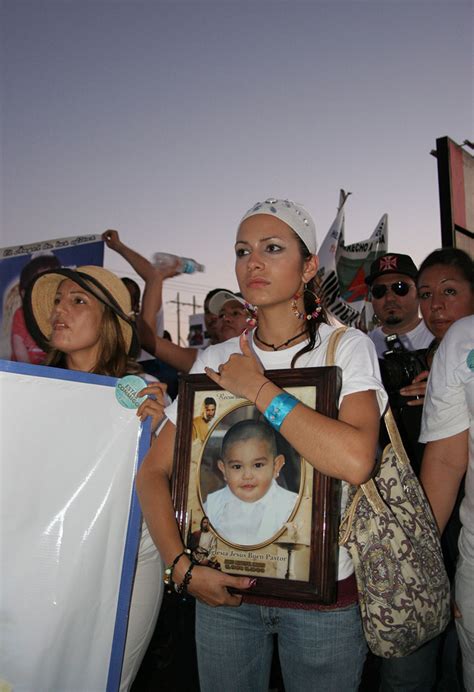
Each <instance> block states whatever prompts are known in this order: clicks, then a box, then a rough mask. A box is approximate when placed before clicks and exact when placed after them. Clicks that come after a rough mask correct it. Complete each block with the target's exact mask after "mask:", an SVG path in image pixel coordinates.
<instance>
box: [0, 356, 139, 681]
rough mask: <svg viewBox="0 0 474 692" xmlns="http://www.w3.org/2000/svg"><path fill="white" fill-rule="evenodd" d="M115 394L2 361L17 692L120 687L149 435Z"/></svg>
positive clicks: (2, 584) (98, 383)
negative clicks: (140, 470) (138, 476)
mask: <svg viewBox="0 0 474 692" xmlns="http://www.w3.org/2000/svg"><path fill="white" fill-rule="evenodd" d="M114 385H115V380H114V379H113V378H109V377H101V376H97V375H89V374H84V373H78V372H73V371H68V370H59V369H56V368H47V367H41V366H32V365H26V364H23V363H10V362H7V361H0V394H1V395H0V415H1V420H2V436H1V442H0V451H1V461H0V464H1V467H0V476H1V480H2V483H1V496H0V546H1V565H2V567H1V570H2V578H1V581H0V632H1V647H0V681H1V682H4V683H7V684H8V685H10V686H11V687H12V688H13V689H14V690H15V692H65V691H66V690H67V692H85V691H87V692H104V691H105V690H108V691H109V690H110V691H112V690H116V689H118V684H119V681H120V672H121V665H122V655H123V647H124V641H125V632H126V626H127V613H128V606H129V599H130V592H131V583H132V578H133V571H134V564H135V557H136V552H137V546H138V536H139V528H140V512H139V508H138V504H137V501H136V497H135V495H134V492H133V487H134V477H135V472H136V468H137V465H138V463H139V458H140V457H141V456H142V455H143V454H144V452H145V450H146V448H147V447H148V443H149V439H150V436H149V426H147V427H146V428H144V429H143V431H142V429H141V427H140V422H139V420H138V418H137V417H136V415H135V414H136V412H135V411H134V410H131V409H127V408H123V407H122V406H120V404H119V403H118V401H117V400H116V398H115V393H114ZM117 613H121V615H120V616H117ZM0 687H1V685H0ZM7 689H8V688H7Z"/></svg>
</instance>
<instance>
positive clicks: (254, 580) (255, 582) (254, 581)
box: [249, 577, 257, 588]
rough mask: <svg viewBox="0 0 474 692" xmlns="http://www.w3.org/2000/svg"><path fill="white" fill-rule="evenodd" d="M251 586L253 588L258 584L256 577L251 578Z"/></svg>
mask: <svg viewBox="0 0 474 692" xmlns="http://www.w3.org/2000/svg"><path fill="white" fill-rule="evenodd" d="M249 586H250V588H252V587H253V586H257V579H256V578H255V577H254V578H253V579H250V581H249Z"/></svg>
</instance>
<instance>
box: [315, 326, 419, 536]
mask: <svg viewBox="0 0 474 692" xmlns="http://www.w3.org/2000/svg"><path fill="white" fill-rule="evenodd" d="M347 329H348V327H339V328H338V329H335V330H334V331H333V333H332V334H331V336H330V337H329V342H328V347H327V351H326V365H334V364H335V360H336V350H337V346H338V344H339V341H340V340H341V337H342V335H343V334H344V333H345V332H346V331H347ZM384 421H385V425H386V428H387V432H388V436H389V438H390V442H391V444H392V447H393V449H394V451H395V454H396V455H397V456H398V458H399V460H400V461H401V463H403V464H409V463H410V461H409V459H408V456H407V453H406V451H405V448H404V446H403V442H402V438H401V437H400V433H399V430H398V427H397V424H396V422H395V419H394V417H393V413H392V410H391V408H390V406H388V407H387V410H386V412H385V414H384ZM385 451H386V450H384V453H383V455H382V458H383V457H384V455H385ZM363 495H365V497H366V498H367V500H368V502H369V503H370V505H371V507H372V510H373V511H374V512H375V513H376V514H379V513H380V512H382V511H383V510H384V507H385V503H384V501H383V499H382V497H381V496H380V493H379V491H378V489H377V485H376V484H375V482H374V480H373V479H372V478H371V479H370V480H368V481H367V482H366V483H362V484H361V485H360V486H359V487H358V488H357V490H356V492H355V494H354V497H353V498H352V502H351V505H350V507H349V508H348V509H347V510H346V512H345V514H344V519H343V522H341V527H340V528H341V529H342V531H343V533H342V534H341V536H340V538H339V545H343V544H344V543H345V542H346V541H347V540H348V538H349V535H350V531H351V528H352V522H353V519H354V516H355V511H356V508H357V504H358V503H359V500H360V498H361V497H362V496H363Z"/></svg>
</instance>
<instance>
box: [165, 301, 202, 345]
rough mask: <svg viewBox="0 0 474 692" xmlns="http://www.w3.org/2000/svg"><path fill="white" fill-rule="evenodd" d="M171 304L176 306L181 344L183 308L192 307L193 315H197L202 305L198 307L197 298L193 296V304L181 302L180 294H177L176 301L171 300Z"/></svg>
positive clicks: (179, 341) (178, 334) (179, 342)
mask: <svg viewBox="0 0 474 692" xmlns="http://www.w3.org/2000/svg"><path fill="white" fill-rule="evenodd" d="M169 302H170V303H174V304H175V305H176V319H177V323H178V328H177V336H178V344H181V308H182V307H190V308H192V309H193V315H195V314H196V308H200V307H202V306H201V305H198V304H197V303H196V296H193V302H192V303H183V302H182V301H181V300H180V297H179V293H177V294H176V300H170V301H169Z"/></svg>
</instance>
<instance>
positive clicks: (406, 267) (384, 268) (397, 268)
mask: <svg viewBox="0 0 474 692" xmlns="http://www.w3.org/2000/svg"><path fill="white" fill-rule="evenodd" d="M383 274H406V276H410V277H411V278H412V279H416V275H417V274H418V269H417V268H416V264H415V263H414V261H413V260H412V258H411V257H410V256H409V255H400V254H398V253H396V252H391V253H388V254H386V255H382V256H381V257H377V259H376V260H374V262H372V264H371V265H370V274H369V275H368V276H366V277H365V283H366V284H368V285H369V286H370V285H371V284H372V283H373V282H374V281H375V279H377V278H378V277H379V276H382V275H383Z"/></svg>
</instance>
